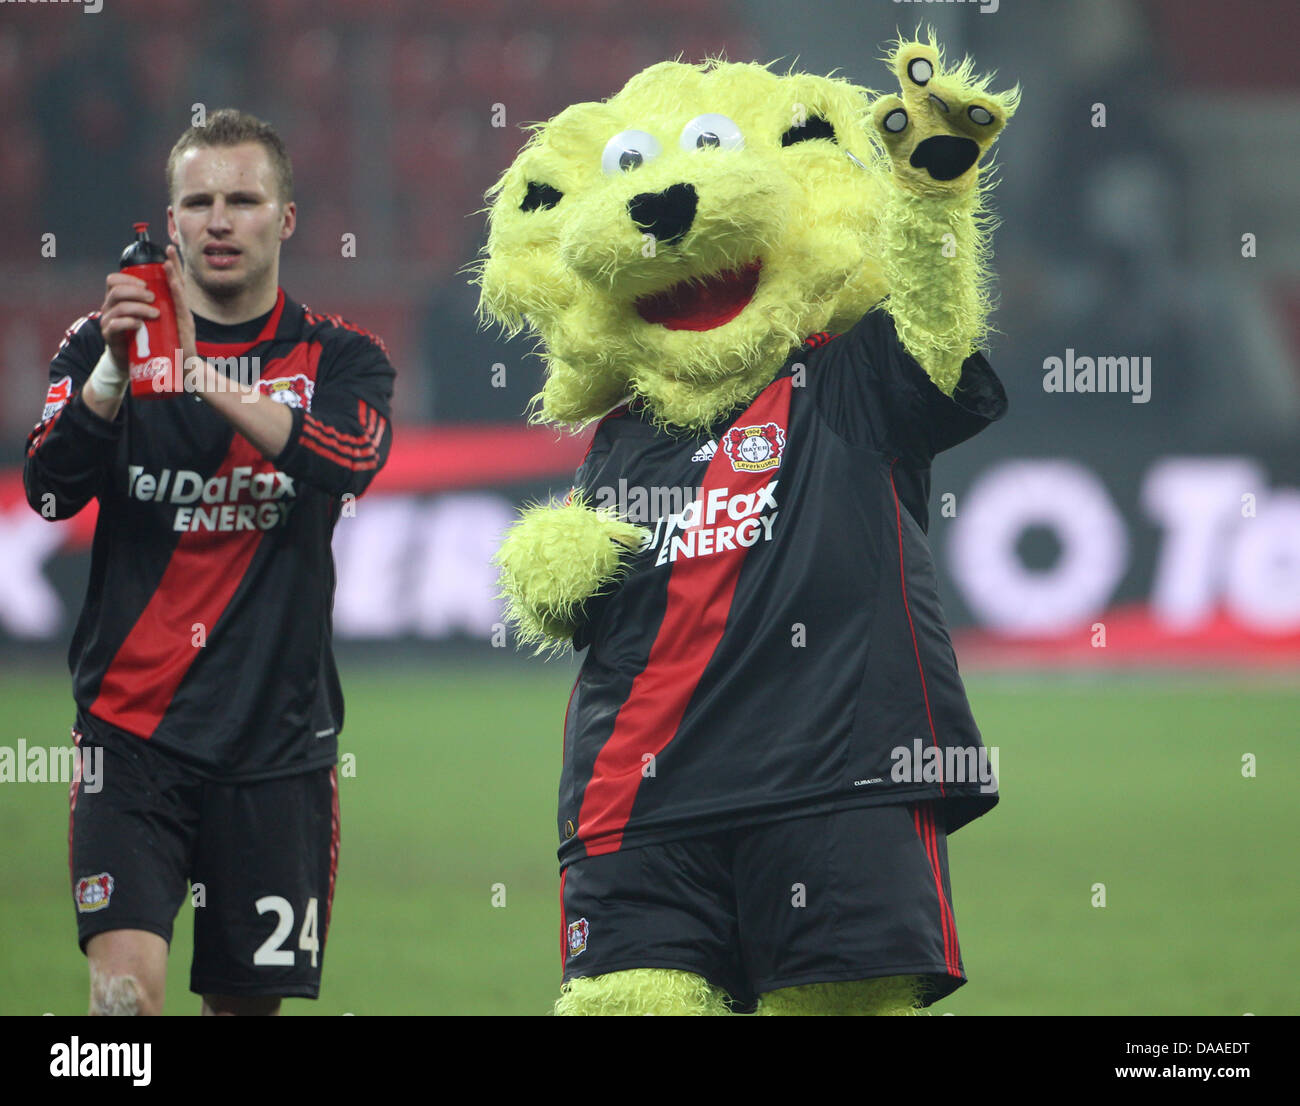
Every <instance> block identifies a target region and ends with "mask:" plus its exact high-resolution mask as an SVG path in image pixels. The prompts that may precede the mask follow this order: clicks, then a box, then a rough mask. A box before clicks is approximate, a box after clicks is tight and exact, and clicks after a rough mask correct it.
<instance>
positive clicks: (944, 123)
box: [871, 39, 1020, 196]
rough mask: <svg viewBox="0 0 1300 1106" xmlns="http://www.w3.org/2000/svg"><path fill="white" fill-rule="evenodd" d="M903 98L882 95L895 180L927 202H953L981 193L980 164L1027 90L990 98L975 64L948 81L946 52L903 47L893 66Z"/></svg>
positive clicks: (884, 134)
mask: <svg viewBox="0 0 1300 1106" xmlns="http://www.w3.org/2000/svg"><path fill="white" fill-rule="evenodd" d="M888 60H889V61H890V63H891V65H892V66H893V69H894V73H895V75H896V76H897V77H898V82H899V84H900V86H901V88H902V96H901V97H899V96H882V97H881V98H880V99H879V100H877V101H876V102H875V104H874V105H873V106H872V112H871V115H872V122H873V124H874V126H875V128H876V132H877V134H878V135H879V137H880V140H881V141H882V142H883V143H884V146H885V149H886V150H887V151H888V152H889V156H890V159H891V160H892V161H893V165H894V179H895V180H896V181H898V183H899V184H901V185H902V186H903V187H904V188H907V189H909V190H911V191H913V192H918V193H921V194H923V195H932V196H933V195H953V194H959V193H963V192H968V191H970V190H971V189H972V188H974V186H975V179H976V176H977V175H978V171H977V168H976V167H977V165H978V164H979V161H980V158H982V157H983V156H984V154H985V152H986V151H987V150H988V149H989V147H990V146H992V145H993V142H994V140H995V139H996V138H997V136H998V132H1000V131H1001V130H1002V128H1003V127H1004V126H1005V125H1006V122H1007V120H1008V119H1010V118H1011V116H1012V115H1013V114H1015V110H1016V107H1017V105H1018V104H1019V103H1020V89H1019V86H1016V88H1014V89H1012V90H1011V91H1010V92H1005V93H993V92H990V91H989V88H988V84H989V80H990V78H989V77H987V76H986V77H979V78H977V77H975V75H974V73H973V68H974V67H973V65H972V63H971V61H970V59H967V60H965V61H964V62H963V63H962V64H961V65H960V66H959V67H958V68H957V69H956V70H955V71H953V72H951V73H947V74H945V72H944V68H943V56H942V53H941V51H940V50H939V47H938V45H937V44H936V43H935V42H934V40H933V39H931V40H930V41H929V42H928V43H922V42H906V43H900V44H899V45H898V47H897V49H895V51H894V52H893V54H892V55H891V57H890V58H889V59H888Z"/></svg>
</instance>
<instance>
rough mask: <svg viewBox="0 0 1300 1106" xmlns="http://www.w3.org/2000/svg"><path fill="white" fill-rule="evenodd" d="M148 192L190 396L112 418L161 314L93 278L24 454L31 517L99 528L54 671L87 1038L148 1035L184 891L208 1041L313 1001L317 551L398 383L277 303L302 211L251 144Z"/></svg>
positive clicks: (198, 142) (325, 607) (245, 123)
mask: <svg viewBox="0 0 1300 1106" xmlns="http://www.w3.org/2000/svg"><path fill="white" fill-rule="evenodd" d="M167 186H168V193H169V200H170V206H169V207H168V209H167V230H168V234H169V236H170V238H171V240H172V242H173V243H174V245H173V246H169V247H168V248H167V262H166V265H165V269H166V272H167V278H168V283H169V285H170V288H171V294H172V298H173V300H174V301H175V305H176V322H177V328H178V331H179V335H180V342H181V347H182V350H183V354H184V358H185V360H184V364H185V366H186V368H185V376H184V392H183V393H182V394H170V395H165V396H161V397H158V398H153V397H150V398H148V399H144V400H140V399H136V398H135V397H133V396H130V395H128V394H127V387H128V379H127V347H128V344H129V343H130V342H131V341H133V340H134V337H135V331H136V329H137V328H138V327H139V326H141V325H142V323H143V321H144V320H147V319H152V318H156V317H158V313H159V311H158V308H157V307H156V306H155V305H154V304H153V303H152V300H153V296H152V294H151V293H150V292H148V291H147V290H146V287H145V285H144V283H143V282H142V281H140V280H138V279H137V278H135V277H133V276H130V275H128V274H126V273H112V274H110V275H109V277H108V279H107V289H106V293H105V296H104V302H103V306H102V307H101V308H100V309H99V310H98V311H96V312H93V313H92V314H90V315H87V316H85V317H84V318H81V319H78V320H77V322H75V323H74V324H73V325H72V326H71V327H70V328H69V330H68V331H67V334H66V335H65V337H64V339H63V342H62V344H61V345H60V346H59V350H58V353H57V354H56V355H55V357H54V360H53V361H52V362H51V365H50V391H49V395H48V397H47V401H46V406H45V412H44V416H43V418H42V421H41V422H40V424H39V425H37V427H36V428H35V430H33V431H32V434H31V436H30V437H29V439H28V443H27V458H26V464H25V467H24V473H23V476H24V482H25V484H26V489H27V498H28V502H29V503H30V504H31V506H32V507H33V508H34V509H35V510H37V511H39V512H41V513H42V514H43V515H45V516H46V517H48V518H55V519H65V518H69V517H71V516H72V515H75V514H76V513H77V512H78V511H80V510H81V509H82V508H83V507H85V506H86V504H87V503H89V502H90V501H91V500H92V499H95V500H98V504H99V515H98V519H97V522H96V527H95V538H94V547H93V552H92V557H91V568H90V581H89V587H88V590H87V595H86V602H85V606H84V608H83V609H82V612H81V617H80V619H79V621H78V623H77V626H76V630H75V632H74V634H73V639H72V647H71V650H70V653H69V663H70V666H71V670H72V677H73V693H74V698H75V699H76V705H77V716H76V725H75V726H74V728H73V739H74V741H75V742H76V743H77V744H78V746H79V747H80V748H81V749H82V750H83V752H84V751H85V750H86V749H88V748H90V747H92V746H96V747H99V748H102V750H103V754H102V755H103V758H104V759H103V761H102V770H101V772H100V774H99V778H100V780H101V781H102V787H101V788H100V789H99V790H97V791H90V790H88V789H87V788H86V786H85V785H84V783H83V782H82V781H81V779H80V772H78V773H77V776H76V778H75V779H74V782H73V785H72V789H71V794H70V802H71V814H70V825H69V863H70V868H71V872H70V875H71V879H72V890H73V898H74V903H75V906H76V911H77V928H78V936H79V940H80V944H81V948H82V950H83V951H84V952H85V954H86V956H87V958H88V960H89V965H90V1012H91V1013H92V1014H134V1013H139V1014H156V1013H158V1012H159V1011H160V1010H161V1009H162V1005H163V993H164V981H165V970H166V962H167V951H168V946H169V943H170V940H171V932H172V923H173V921H174V919H175V916H176V912H177V910H178V909H179V907H180V905H181V902H182V900H183V899H184V897H185V895H186V891H187V886H186V885H187V883H189V884H190V885H192V886H191V888H190V894H191V899H192V901H193V903H194V905H195V908H196V909H195V922H194V961H193V965H192V968H191V976H190V987H191V990H193V991H194V992H195V993H197V994H199V995H202V997H203V1003H202V1010H203V1013H204V1014H274V1013H278V1012H279V1008H280V1001H281V999H282V998H283V997H285V996H297V997H306V998H315V997H316V996H317V994H318V992H319V987H320V976H321V967H322V963H323V954H324V948H325V939H326V935H327V933H328V930H329V917H330V906H331V903H332V900H333V894H334V877H335V872H336V868H337V863H338V848H339V805H338V784H337V776H336V769H335V764H336V761H337V759H338V735H339V732H340V730H341V729H342V726H343V698H342V694H341V691H340V688H339V679H338V672H337V669H336V667H335V663H334V657H333V651H332V646H331V605H332V599H333V590H334V564H333V559H332V556H331V551H330V538H331V534H332V533H333V529H334V525H335V523H336V522H337V520H338V518H339V517H340V514H341V513H343V511H344V508H345V507H350V505H351V503H352V501H353V500H354V499H355V497H357V496H359V495H361V494H362V492H364V491H365V489H366V487H367V485H369V483H370V481H371V480H373V479H374V477H375V475H376V473H378V471H379V470H380V469H381V468H382V467H383V465H384V462H385V460H386V458H387V456H388V452H389V449H390V447H391V444H392V430H391V427H390V424H389V417H390V416H389V406H390V400H391V396H392V387H393V377H394V371H393V367H392V365H391V364H390V362H389V359H388V354H387V350H386V349H385V347H384V344H383V343H382V342H381V341H380V340H379V339H378V338H375V337H374V336H373V335H370V334H368V333H367V332H365V331H363V330H360V329H359V328H357V327H355V326H352V325H350V324H349V323H346V322H344V321H343V320H341V319H340V318H338V317H337V316H333V315H322V314H318V313H316V312H313V311H311V310H310V309H309V308H307V307H305V306H303V305H301V304H299V303H297V302H295V301H294V300H292V299H291V298H290V297H289V296H288V295H286V293H285V292H284V290H283V289H282V288H280V287H279V260H280V247H281V244H282V243H283V242H285V241H286V240H287V239H288V238H289V237H290V236H291V235H292V234H293V232H294V227H295V225H296V221H297V208H296V205H295V203H294V199H293V171H292V167H291V164H290V161H289V157H288V155H287V153H286V151H285V147H284V144H283V142H282V141H281V139H280V137H279V136H278V135H277V134H276V132H275V131H274V129H273V128H272V127H270V126H269V125H268V124H266V123H264V122H262V121H261V120H259V119H256V118H254V117H253V116H251V115H247V114H245V113H243V112H239V111H235V110H229V109H228V110H223V111H219V112H216V113H213V114H212V115H210V116H209V118H208V121H207V125H206V126H200V127H191V128H190V129H189V130H187V131H186V132H185V133H184V134H183V135H182V136H181V137H180V139H179V140H178V141H177V143H176V145H175V146H174V147H173V148H172V151H171V154H170V157H169V158H168V161H167ZM155 352H156V351H155ZM167 352H168V353H170V352H171V351H167ZM214 359H220V360H217V361H214ZM243 359H246V360H243ZM232 366H235V367H236V372H235V375H236V376H241V377H248V376H250V375H251V376H253V377H254V378H255V382H254V383H253V384H252V385H251V386H250V384H249V383H248V382H247V380H246V379H245V380H244V381H242V382H241V381H239V380H236V379H234V378H233V377H232V376H231V374H230V372H229V371H228V370H229V369H231V367H232ZM240 367H242V368H243V369H244V370H245V371H244V372H240V371H238V369H239V368H240ZM250 367H251V368H252V369H253V370H254V371H253V372H252V373H249V372H248V371H247V370H248V369H249V368H250ZM348 513H351V512H350V510H349V511H348Z"/></svg>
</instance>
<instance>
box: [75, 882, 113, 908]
mask: <svg viewBox="0 0 1300 1106" xmlns="http://www.w3.org/2000/svg"><path fill="white" fill-rule="evenodd" d="M76 896H77V913H78V914H89V913H90V912H91V911H93V910H103V909H104V907H106V906H107V905H108V900H109V899H111V898H112V897H113V877H112V876H110V875H109V874H108V873H107V872H100V873H99V874H98V875H93V876H83V877H82V878H81V879H79V880H77V890H76Z"/></svg>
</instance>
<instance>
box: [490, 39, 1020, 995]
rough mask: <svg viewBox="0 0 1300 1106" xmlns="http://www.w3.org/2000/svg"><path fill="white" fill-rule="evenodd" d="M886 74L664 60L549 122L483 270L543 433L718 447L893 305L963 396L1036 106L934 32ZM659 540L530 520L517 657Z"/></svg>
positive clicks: (643, 979) (495, 194) (575, 622)
mask: <svg viewBox="0 0 1300 1106" xmlns="http://www.w3.org/2000/svg"><path fill="white" fill-rule="evenodd" d="M887 60H888V62H889V64H890V65H891V67H892V69H893V71H894V73H895V75H896V76H897V79H898V81H899V83H900V86H901V95H890V96H882V97H875V96H874V95H873V94H872V93H870V92H869V91H868V90H866V89H864V88H861V87H858V86H856V85H854V84H851V83H849V82H848V81H846V80H842V79H836V78H830V77H818V76H811V75H807V74H801V73H789V74H786V75H784V76H783V75H778V74H777V73H774V72H772V71H771V70H769V69H768V68H765V67H763V66H760V65H755V64H733V63H726V62H722V61H711V62H708V63H705V64H703V65H698V66H694V65H685V64H681V63H677V62H664V63H661V64H658V65H654V66H652V67H650V68H649V69H647V70H645V71H644V72H642V73H640V74H638V75H637V76H635V77H633V78H632V80H630V81H629V82H628V84H627V85H626V86H625V87H624V88H623V90H622V91H620V92H619V93H618V94H617V95H616V96H614V97H613V98H612V99H610V100H608V101H606V102H603V103H584V104H577V105H574V106H572V107H569V108H567V109H566V110H565V111H563V112H561V113H560V114H559V115H558V116H556V117H555V118H554V119H552V120H551V121H550V122H549V123H546V124H542V125H539V126H537V127H536V128H535V130H534V133H533V135H532V137H531V139H530V140H529V142H528V143H527V145H526V146H525V147H524V149H523V150H522V151H521V152H520V154H519V156H518V157H517V159H516V160H515V162H514V163H513V164H512V165H511V167H510V168H509V169H508V170H507V172H506V173H505V175H504V176H503V177H502V178H501V180H500V181H499V182H498V183H497V184H496V185H495V186H494V187H493V189H492V190H491V191H490V192H489V193H488V199H489V203H490V209H489V237H488V243H487V249H486V260H485V261H484V262H483V264H482V268H481V272H480V273H479V280H480V283H481V311H482V313H483V315H484V317H485V318H487V319H490V320H492V321H495V322H497V323H500V324H502V326H503V327H504V328H505V329H506V331H507V332H508V333H510V334H516V333H518V332H519V331H521V330H523V329H524V328H525V327H528V328H530V329H531V331H533V332H534V333H535V334H536V335H537V336H538V337H539V338H540V340H541V347H540V352H541V355H542V357H543V358H544V359H545V362H546V366H547V379H546V384H545V387H544V388H543V390H542V392H541V394H540V396H538V397H537V398H536V400H535V404H536V410H535V413H534V416H533V417H534V421H542V422H546V423H551V424H557V425H561V426H565V427H569V428H578V427H581V426H583V425H585V424H587V423H590V422H592V421H593V420H595V419H597V418H599V417H600V416H602V415H604V414H605V413H606V412H608V411H609V410H610V409H611V408H613V407H614V406H616V405H617V404H619V403H621V402H624V401H626V400H628V399H629V398H639V399H640V400H641V401H643V403H644V405H645V408H646V410H647V411H648V412H649V413H650V415H651V417H652V418H653V420H654V422H655V423H656V424H657V425H659V426H660V427H662V428H665V429H667V430H668V431H669V432H673V431H680V432H687V431H698V430H699V429H700V428H703V427H707V426H710V425H712V424H714V423H715V422H716V421H717V420H718V418H719V417H720V416H721V415H723V414H725V413H727V412H729V411H732V410H733V409H735V408H737V407H739V406H743V405H745V404H747V403H748V402H750V401H751V400H753V399H754V397H755V396H757V395H758V394H759V392H761V391H762V390H763V388H764V387H765V386H766V385H767V384H769V383H770V382H771V381H772V380H773V378H774V376H775V375H776V373H777V372H778V371H779V370H780V369H781V366H782V365H783V363H784V362H785V361H786V359H787V357H788V356H789V355H790V353H791V351H792V350H794V349H796V348H797V347H799V345H800V343H801V342H802V341H803V340H804V339H805V338H806V337H807V336H808V335H810V334H814V333H816V332H819V331H841V330H845V329H847V328H849V327H851V326H852V325H853V324H854V323H855V322H856V321H857V320H858V319H860V318H861V317H862V316H863V315H864V314H866V313H867V312H868V311H869V310H871V309H872V308H875V307H877V306H879V305H881V304H883V305H884V307H885V308H886V309H887V310H888V311H889V313H890V315H892V317H893V320H894V324H895V326H896V328H897V333H898V336H899V339H900V340H901V342H902V344H903V346H904V347H905V348H906V350H907V351H908V352H909V353H910V354H911V355H912V356H913V357H914V358H915V359H916V360H917V362H919V364H920V365H921V366H922V367H923V368H924V370H925V371H926V373H927V374H928V375H929V376H930V378H931V379H932V380H933V381H934V383H935V385H936V386H937V387H938V388H939V389H940V390H941V391H943V392H944V393H945V394H948V395H951V394H952V392H953V389H954V387H955V386H956V384H957V381H958V378H959V376H960V374H961V366H962V363H963V361H965V360H966V358H967V357H968V356H969V355H970V354H971V353H972V351H974V350H975V349H976V348H977V347H978V346H979V344H980V343H981V342H982V341H983V339H984V337H985V330H986V320H987V315H988V311H989V293H988V282H989V276H990V274H989V270H988V257H987V244H986V243H987V236H988V232H989V229H990V225H991V220H990V218H989V216H988V215H987V214H986V212H985V209H984V195H985V191H986V189H987V184H986V183H981V178H980V165H979V162H980V159H981V157H982V156H983V154H984V153H985V152H986V151H987V150H988V149H989V147H990V146H991V145H992V143H993V141H994V139H995V138H996V136H997V134H998V132H999V131H1000V130H1001V128H1002V127H1003V125H1004V124H1005V122H1006V121H1007V119H1009V118H1010V117H1011V115H1012V114H1013V112H1014V111H1015V109H1016V106H1017V103H1018V100H1019V93H1018V90H1012V91H1011V92H1009V93H1003V94H995V93H993V92H992V91H990V89H989V79H988V78H987V77H982V78H981V77H977V76H976V75H975V73H974V71H973V67H972V64H971V62H970V61H969V60H967V61H965V62H963V63H962V64H961V65H960V66H958V67H956V68H954V69H952V70H950V71H949V70H945V67H944V63H943V59H942V56H941V53H940V50H939V48H938V46H937V44H936V43H935V41H934V38H933V36H932V35H931V36H930V37H929V39H928V41H924V42H922V41H912V42H899V43H897V44H896V45H895V47H894V49H893V50H892V51H891V53H890V55H889V58H888V59H887ZM645 197H651V198H654V199H655V200H656V202H655V203H654V204H650V203H648V202H643V200H644V198H645ZM638 205H640V206H638ZM629 213H631V216H632V217H631V218H630V217H629ZM710 282H713V285H712V286H722V285H725V287H726V289H727V290H728V291H727V295H730V296H733V297H734V299H735V302H734V303H732V304H730V306H728V307H727V311H729V312H732V314H731V315H730V317H727V316H726V315H723V316H719V319H718V320H710V321H707V322H706V323H700V324H698V325H687V326H680V325H664V324H663V323H662V321H661V315H662V309H663V305H664V304H665V303H674V302H680V301H683V300H689V298H690V294H691V291H692V288H695V289H700V288H705V287H706V286H710ZM733 309H734V310H733ZM722 320H725V321H722ZM714 324H716V325H714ZM642 540H643V531H642V530H641V528H640V527H638V526H636V525H634V524H632V523H631V522H628V521H625V520H623V519H620V518H619V517H618V516H617V514H616V513H615V512H614V511H612V510H610V509H604V510H597V509H595V508H593V506H592V505H591V504H589V503H587V502H585V501H584V500H583V499H582V498H580V497H578V498H575V499H573V500H572V501H570V502H566V503H565V504H550V505H545V506H537V507H532V508H529V509H528V510H526V511H525V512H524V514H523V516H522V518H521V520H520V522H519V523H518V524H517V525H515V526H514V527H513V528H512V529H511V531H510V532H509V533H508V535H507V537H506V539H505V541H504V543H503V545H502V547H501V550H500V553H499V555H498V564H499V566H500V568H501V580H502V586H503V593H504V595H505V598H506V600H507V615H508V617H509V619H510V621H511V622H512V624H513V625H514V626H515V628H516V630H517V634H518V637H519V639H520V641H521V642H523V643H527V644H530V645H533V646H535V647H536V648H537V649H539V650H555V649H562V648H565V647H567V646H568V645H569V644H570V642H571V639H572V638H573V635H574V633H575V632H576V630H577V629H578V627H579V625H580V624H581V620H582V618H583V604H584V603H585V602H586V601H587V600H588V599H590V598H591V597H592V596H594V595H596V594H598V593H600V592H602V590H606V589H609V588H612V587H614V586H616V584H617V580H618V578H619V575H620V573H621V572H622V571H624V569H625V568H626V565H627V563H628V560H629V558H630V556H631V555H632V554H633V553H635V552H636V551H637V550H638V549H639V548H641V545H642ZM724 998H725V996H722V995H721V994H720V993H719V992H718V991H717V989H716V988H714V987H711V986H709V985H708V984H706V983H705V982H704V981H703V980H702V979H700V978H699V977H698V976H694V975H691V974H689V973H685V972H671V971H664V970H658V969H640V970H636V971H630V972H613V973H609V974H607V975H603V976H597V977H594V978H588V979H578V980H574V981H573V982H571V983H570V984H568V985H566V987H565V991H564V994H563V996H562V998H561V1000H560V1002H559V1004H558V1005H557V1012H560V1013H597V1012H605V1013H720V1012H724V1011H725V1009H726V1006H725V1001H724ZM916 1006H917V999H916V993H915V987H914V986H913V982H912V980H911V979H909V978H907V977H901V978H898V977H896V978H891V979H878V980H868V981H861V982H854V983H837V984H815V985H811V986H806V987H795V988H789V989H786V990H781V991H777V992H774V993H772V994H770V995H765V996H762V998H761V1000H760V1007H759V1008H760V1012H764V1013H909V1012H912V1011H913V1010H914V1009H915V1007H916Z"/></svg>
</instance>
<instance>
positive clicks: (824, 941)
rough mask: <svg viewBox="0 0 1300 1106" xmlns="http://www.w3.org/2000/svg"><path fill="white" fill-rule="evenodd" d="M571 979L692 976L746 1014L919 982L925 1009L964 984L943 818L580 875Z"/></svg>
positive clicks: (828, 820)
mask: <svg viewBox="0 0 1300 1106" xmlns="http://www.w3.org/2000/svg"><path fill="white" fill-rule="evenodd" d="M561 887H562V910H563V927H564V944H563V948H562V954H563V957H564V979H565V981H566V982H567V981H569V980H572V979H577V978H581V977H583V976H595V975H603V974H606V973H608V972H616V971H624V970H628V969H632V968H673V969H678V970H682V971H689V972H694V973H695V974H697V975H701V976H703V977H704V978H705V979H706V980H708V981H709V982H710V983H712V984H714V985H715V986H717V987H720V988H722V989H723V990H724V991H726V992H727V993H728V994H729V995H730V996H731V999H732V1004H733V1008H734V1009H736V1010H737V1011H739V1012H748V1011H750V1010H752V1009H753V1008H754V1006H755V1002H756V1000H757V998H758V996H760V995H763V994H767V993H769V992H771V991H777V990H780V989H782V988H784V987H794V986H799V985H801V984H805V983H833V982H840V981H846V980H859V979H875V978H880V977H884V976H900V975H912V976H920V977H921V978H922V981H923V988H922V995H921V1001H922V1003H923V1005H926V1006H929V1005H930V1004H931V1003H934V1002H936V1001H938V1000H939V999H941V998H943V997H945V996H946V995H949V994H951V993H952V992H953V991H955V990H956V989H957V988H958V987H960V986H961V985H962V984H963V983H965V982H966V975H965V971H964V970H963V968H962V962H961V951H960V948H959V946H958V943H957V927H956V922H955V921H954V918H953V911H952V888H951V886H950V884H949V880H948V849H947V840H946V834H945V833H944V826H943V822H942V814H940V815H939V820H938V821H937V822H936V816H935V804H934V803H931V802H921V803H912V804H906V805H899V806H868V807H858V808H855V809H850V810H841V811H835V812H832V813H829V814H817V815H812V816H805V817H799V818H790V819H786V820H783V821H778V822H769V823H764V824H761V825H756V826H744V827H739V828H736V829H732V830H727V831H725V832H722V833H715V834H711V835H709V836H706V837H697V838H692V839H689V840H683V841H674V842H670V843H667V844H663V845H647V846H642V847H639V848H634V849H628V850H625V851H620V852H614V853H606V854H604V855H600V856H594V857H587V858H584V859H582V860H578V861H575V862H574V863H572V864H570V865H569V867H568V868H566V869H565V873H564V880H563V881H562V884H561Z"/></svg>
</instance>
